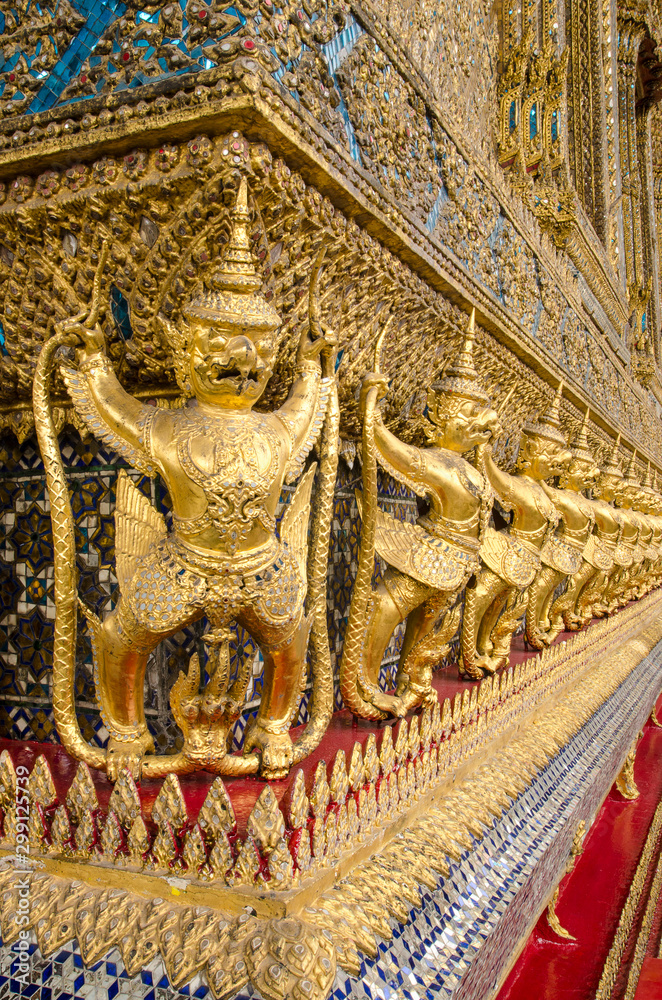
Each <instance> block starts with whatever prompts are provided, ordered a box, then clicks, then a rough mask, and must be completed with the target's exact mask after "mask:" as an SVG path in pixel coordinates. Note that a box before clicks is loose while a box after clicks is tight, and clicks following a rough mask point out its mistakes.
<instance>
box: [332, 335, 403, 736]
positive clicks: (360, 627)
mask: <svg viewBox="0 0 662 1000" xmlns="http://www.w3.org/2000/svg"><path fill="white" fill-rule="evenodd" d="M392 321H393V317H392V316H390V317H389V318H388V320H387V321H386V324H385V326H384V328H383V330H382V331H381V333H380V334H379V337H378V338H377V343H376V344H375V361H374V366H373V367H374V370H375V373H376V374H378V373H379V370H380V354H381V347H382V343H383V341H384V337H385V336H386V333H387V331H388V328H389V326H390V325H391V323H392ZM377 396H378V390H377V387H376V386H371V388H370V389H368V392H367V394H366V400H365V413H364V417H363V440H362V457H363V507H362V511H361V545H360V548H359V558H358V566H357V570H356V580H355V581H354V589H353V591H352V603H351V605H350V609H349V619H348V621H347V631H346V632H345V641H344V643H343V653H342V662H341V664H340V693H341V694H342V697H343V701H344V702H345V707H346V708H349V709H350V711H351V712H353V713H354V714H355V715H359V716H361V718H363V719H375V720H377V719H385V718H386V712H382V711H381V710H380V709H378V708H375V706H374V705H371V704H370V703H369V702H367V701H366V700H365V699H364V698H363V697H362V696H361V692H360V688H361V687H363V690H367V689H368V688H369V687H370V686H371V685H370V684H369V683H368V682H367V681H366V679H365V671H364V668H363V645H364V642H365V633H366V626H367V622H368V616H369V614H370V605H371V602H372V600H373V597H372V573H373V569H374V565H375V529H376V525H377V449H376V447H375V407H376V406H377Z"/></svg>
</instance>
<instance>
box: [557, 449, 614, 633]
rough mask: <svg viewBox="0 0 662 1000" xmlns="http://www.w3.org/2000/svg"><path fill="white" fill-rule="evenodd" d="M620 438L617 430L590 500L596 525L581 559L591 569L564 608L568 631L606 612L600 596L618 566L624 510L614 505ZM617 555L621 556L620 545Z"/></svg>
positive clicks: (580, 626)
mask: <svg viewBox="0 0 662 1000" xmlns="http://www.w3.org/2000/svg"><path fill="white" fill-rule="evenodd" d="M620 441H621V435H620V434H619V435H618V437H617V438H616V442H615V444H614V448H613V452H612V454H611V456H610V457H609V459H608V461H607V464H606V465H605V466H604V468H602V469H601V470H600V475H599V476H598V479H597V481H596V483H595V485H594V487H593V496H592V498H591V504H592V506H593V512H594V514H595V527H594V530H593V534H592V535H591V536H590V537H589V539H588V543H587V545H586V549H585V550H584V559H585V560H586V562H587V563H589V564H590V565H591V566H592V568H593V569H592V572H589V571H588V570H587V572H586V579H585V580H582V581H581V587H580V589H579V593H578V595H577V600H576V602H575V607H574V610H573V609H572V608H568V609H566V610H565V612H564V621H565V624H566V627H567V628H568V629H569V630H570V631H576V630H577V629H579V628H582V626H584V625H588V624H589V623H590V622H591V620H592V618H593V617H594V616H595V617H599V618H601V617H604V616H605V615H606V614H607V607H606V605H605V604H604V603H603V596H604V593H605V590H606V588H607V585H608V583H609V578H610V575H611V573H612V572H613V571H614V568H615V567H616V569H618V566H619V564H618V563H617V562H616V561H615V560H616V549H617V547H618V545H619V541H620V538H621V534H622V532H623V524H624V519H623V514H622V513H621V511H620V510H618V508H616V507H615V506H614V498H615V496H616V492H617V490H618V486H619V483H620V482H621V481H622V479H623V472H622V471H621V467H620V465H619V464H618V449H619V445H620ZM618 558H622V552H621V551H620V549H619V555H618Z"/></svg>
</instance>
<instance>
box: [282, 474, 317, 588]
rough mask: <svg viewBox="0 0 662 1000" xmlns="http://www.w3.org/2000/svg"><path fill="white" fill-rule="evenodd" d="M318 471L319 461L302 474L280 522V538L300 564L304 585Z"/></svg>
mask: <svg viewBox="0 0 662 1000" xmlns="http://www.w3.org/2000/svg"><path fill="white" fill-rule="evenodd" d="M316 471H317V462H313V464H312V465H311V467H310V468H309V469H308V471H307V472H306V474H305V476H302V477H301V479H300V481H299V485H298V486H297V488H296V492H295V494H294V496H293V497H292V500H291V501H290V503H289V505H288V506H287V508H286V509H285V513H284V514H283V519H282V521H281V522H280V540H281V542H283V543H284V544H286V545H287V547H288V549H289V550H290V552H291V553H292V555H293V556H294V558H295V559H296V561H297V564H298V566H299V571H300V573H301V578H302V580H303V584H304V587H305V586H306V580H307V562H308V520H309V517H310V494H311V492H312V489H313V481H314V479H315V473H316Z"/></svg>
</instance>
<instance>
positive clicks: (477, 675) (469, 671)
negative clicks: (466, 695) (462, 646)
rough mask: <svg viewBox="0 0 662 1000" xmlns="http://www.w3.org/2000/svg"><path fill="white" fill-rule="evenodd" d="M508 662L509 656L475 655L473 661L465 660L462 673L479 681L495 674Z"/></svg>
mask: <svg viewBox="0 0 662 1000" xmlns="http://www.w3.org/2000/svg"><path fill="white" fill-rule="evenodd" d="M507 663H508V657H507V656H488V655H487V654H484V655H483V656H476V657H474V658H473V660H472V662H471V663H467V662H466V661H463V663H462V666H461V669H460V673H461V674H462V676H463V677H468V678H469V679H470V680H472V681H479V680H482V678H483V677H489V676H490V674H495V673H496V672H497V670H500V669H501V668H502V667H503V666H505V665H506V664H507Z"/></svg>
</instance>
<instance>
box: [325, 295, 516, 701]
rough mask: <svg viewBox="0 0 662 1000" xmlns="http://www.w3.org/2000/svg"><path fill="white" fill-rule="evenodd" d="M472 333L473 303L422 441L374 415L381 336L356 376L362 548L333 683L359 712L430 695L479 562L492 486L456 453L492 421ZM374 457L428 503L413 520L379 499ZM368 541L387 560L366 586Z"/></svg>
mask: <svg viewBox="0 0 662 1000" xmlns="http://www.w3.org/2000/svg"><path fill="white" fill-rule="evenodd" d="M382 336H383V334H382ZM474 338H475V314H474V313H473V312H472V314H471V319H470V321H469V325H468V329H467V331H466V336H465V337H464V339H463V342H462V344H461V347H460V349H459V352H458V354H457V356H456V357H455V358H454V359H453V361H452V362H451V364H450V365H449V366H448V367H447V369H446V372H445V375H444V377H443V378H442V379H441V380H440V381H437V382H435V383H433V384H432V386H431V388H430V391H429V394H428V401H427V408H428V418H429V421H430V427H429V430H428V431H427V436H428V440H429V447H426V448H417V447H414V446H412V445H407V444H404V443H403V442H402V441H400V440H399V439H398V438H397V437H395V435H393V434H392V433H391V432H390V431H389V430H387V428H386V427H385V426H384V424H383V423H382V420H381V415H380V412H379V409H378V407H377V402H378V400H379V399H380V398H383V397H384V396H385V395H386V392H387V387H388V383H387V381H386V379H385V378H384V376H383V375H381V374H379V371H378V363H377V358H378V355H379V344H380V343H381V338H380V342H379V343H378V347H377V349H376V352H375V354H376V361H375V371H374V372H371V373H369V374H367V375H366V376H365V378H364V380H363V387H362V394H361V407H362V410H363V415H364V421H363V497H362V502H361V514H362V527H361V548H360V553H359V560H358V570H357V577H356V581H355V584H354V590H353V593H352V603H351V608H350V614H349V621H348V625H347V631H346V634H345V644H344V647H343V658H342V664H341V670H340V687H341V692H342V696H343V699H344V702H345V705H346V706H347V707H348V708H350V709H351V710H352V712H354V713H355V714H356V715H359V716H362V717H364V718H369V719H379V718H383V717H384V716H386V715H388V714H392V715H404V714H405V713H406V712H407V711H409V710H410V709H412V708H414V707H416V706H418V705H421V704H427V703H433V701H434V700H436V694H434V692H433V691H432V671H433V669H434V667H435V666H436V665H437V664H438V663H439V661H440V660H441V658H442V657H443V656H444V655H445V652H446V651H447V649H448V646H447V643H448V640H450V639H451V638H452V637H453V635H454V634H455V632H456V631H457V628H458V625H459V618H460V607H459V605H458V604H457V601H458V598H459V597H460V596H461V594H462V592H463V590H464V587H465V586H466V583H467V581H468V580H469V578H470V577H471V576H472V574H474V573H475V572H476V571H477V570H478V567H479V558H478V554H479V551H480V546H481V542H482V539H483V537H484V535H485V531H486V529H487V525H488V523H489V518H490V513H491V509H492V497H493V494H492V488H491V486H490V483H489V480H488V479H487V477H486V476H485V474H484V472H483V471H482V469H481V468H480V467H477V466H474V465H472V464H471V463H470V462H468V461H467V460H466V459H465V458H463V457H462V456H463V454H464V453H466V452H469V451H471V450H472V449H473V448H476V447H482V446H484V445H486V444H487V443H488V442H489V441H490V440H491V439H492V437H493V435H495V434H498V433H499V430H500V427H499V421H498V416H497V414H496V412H495V411H494V410H493V409H492V407H491V406H490V400H489V397H488V396H487V394H486V392H485V390H484V389H483V388H482V386H481V384H480V380H479V378H478V373H477V372H476V369H475V366H474V360H473V345H474ZM377 462H379V464H380V465H381V466H382V467H383V468H384V469H385V470H386V471H387V472H389V473H390V474H391V475H392V476H394V477H395V479H397V480H399V481H400V482H402V483H404V484H405V485H407V486H408V487H409V488H410V489H412V490H413V491H414V493H415V494H416V495H417V496H419V497H421V498H423V499H424V500H425V501H427V503H428V504H429V510H428V512H427V513H426V514H424V515H423V516H421V517H419V518H418V520H417V522H416V524H409V523H406V522H403V521H399V520H397V519H395V518H392V517H389V516H388V515H387V514H385V513H384V512H382V511H380V510H379V509H378V507H377ZM375 550H376V551H377V552H378V554H379V555H380V556H381V557H382V558H383V559H384V560H385V562H386V563H387V564H388V566H387V570H386V572H385V574H384V576H383V578H382V580H381V581H380V582H379V584H378V585H377V587H376V588H375V589H374V590H373V588H372V584H371V580H372V574H373V569H374V555H375ZM453 605H455V607H453ZM405 618H406V619H407V625H406V630H405V635H404V641H403V645H402V651H401V655H400V662H399V667H398V675H397V686H396V694H395V696H393V695H388V694H385V693H384V692H383V691H382V690H381V689H380V685H379V671H380V666H381V662H382V658H383V655H384V651H385V649H386V647H387V645H388V642H389V639H390V637H391V635H392V633H393V631H394V629H395V628H396V627H397V626H398V625H399V624H400V622H402V621H404V619H405Z"/></svg>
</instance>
